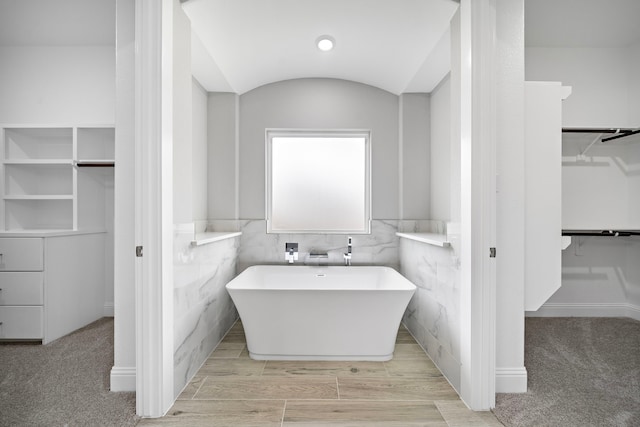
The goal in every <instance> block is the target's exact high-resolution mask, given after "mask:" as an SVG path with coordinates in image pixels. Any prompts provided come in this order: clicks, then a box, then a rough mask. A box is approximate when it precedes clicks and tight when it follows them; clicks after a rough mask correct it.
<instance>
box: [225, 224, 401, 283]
mask: <svg viewBox="0 0 640 427" xmlns="http://www.w3.org/2000/svg"><path fill="white" fill-rule="evenodd" d="M240 229H241V231H242V236H241V241H240V242H241V243H240V252H239V255H238V272H241V271H243V270H244V269H246V268H247V267H250V266H252V265H258V264H285V263H286V261H285V258H284V254H285V243H287V242H295V243H298V261H297V262H296V263H297V264H301V265H317V264H318V263H319V262H322V263H326V264H329V265H344V258H343V254H344V252H346V250H347V235H344V234H306V233H304V234H302V233H296V234H285V233H280V234H267V232H266V230H267V225H266V221H264V220H246V221H241V226H240ZM397 230H398V221H396V220H388V221H387V220H374V221H372V223H371V234H353V235H351V237H352V247H353V249H352V250H353V252H352V260H351V264H352V265H384V266H388V267H392V268H395V269H399V264H400V263H399V257H398V237H397V236H396V232H397ZM312 252H323V253H327V255H328V258H326V259H322V260H316V259H313V258H311V257H310V254H311V253H312Z"/></svg>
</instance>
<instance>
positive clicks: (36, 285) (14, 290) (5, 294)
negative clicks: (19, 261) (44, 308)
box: [0, 271, 44, 305]
mask: <svg viewBox="0 0 640 427" xmlns="http://www.w3.org/2000/svg"><path fill="white" fill-rule="evenodd" d="M43 281H44V275H43V273H42V272H41V271H33V272H19V273H14V272H11V273H10V272H6V271H5V272H0V305H42V304H43V302H44V292H43V289H44V288H43V286H42V284H43Z"/></svg>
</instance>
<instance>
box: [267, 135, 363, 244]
mask: <svg viewBox="0 0 640 427" xmlns="http://www.w3.org/2000/svg"><path fill="white" fill-rule="evenodd" d="M266 149H267V153H266V154H267V155H266V159H267V167H266V184H267V191H266V196H267V200H266V208H267V212H266V216H267V232H268V233H337V234H339V233H351V234H368V233H370V230H371V227H370V222H371V221H370V219H371V216H370V212H371V207H370V206H371V195H370V194H371V184H370V178H371V166H370V163H371V162H370V159H371V155H370V151H371V150H370V132H369V131H361V130H339V131H327V130H320V131H315V130H283V129H268V130H267V132H266Z"/></svg>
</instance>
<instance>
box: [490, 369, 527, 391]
mask: <svg viewBox="0 0 640 427" xmlns="http://www.w3.org/2000/svg"><path fill="white" fill-rule="evenodd" d="M526 392H527V369H526V368H525V367H524V366H522V367H515V368H498V367H496V393H526Z"/></svg>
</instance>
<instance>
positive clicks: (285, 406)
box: [280, 399, 287, 427]
mask: <svg viewBox="0 0 640 427" xmlns="http://www.w3.org/2000/svg"><path fill="white" fill-rule="evenodd" d="M285 412H287V399H285V400H284V407H283V408H282V421H281V422H280V427H284V414H285Z"/></svg>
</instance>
